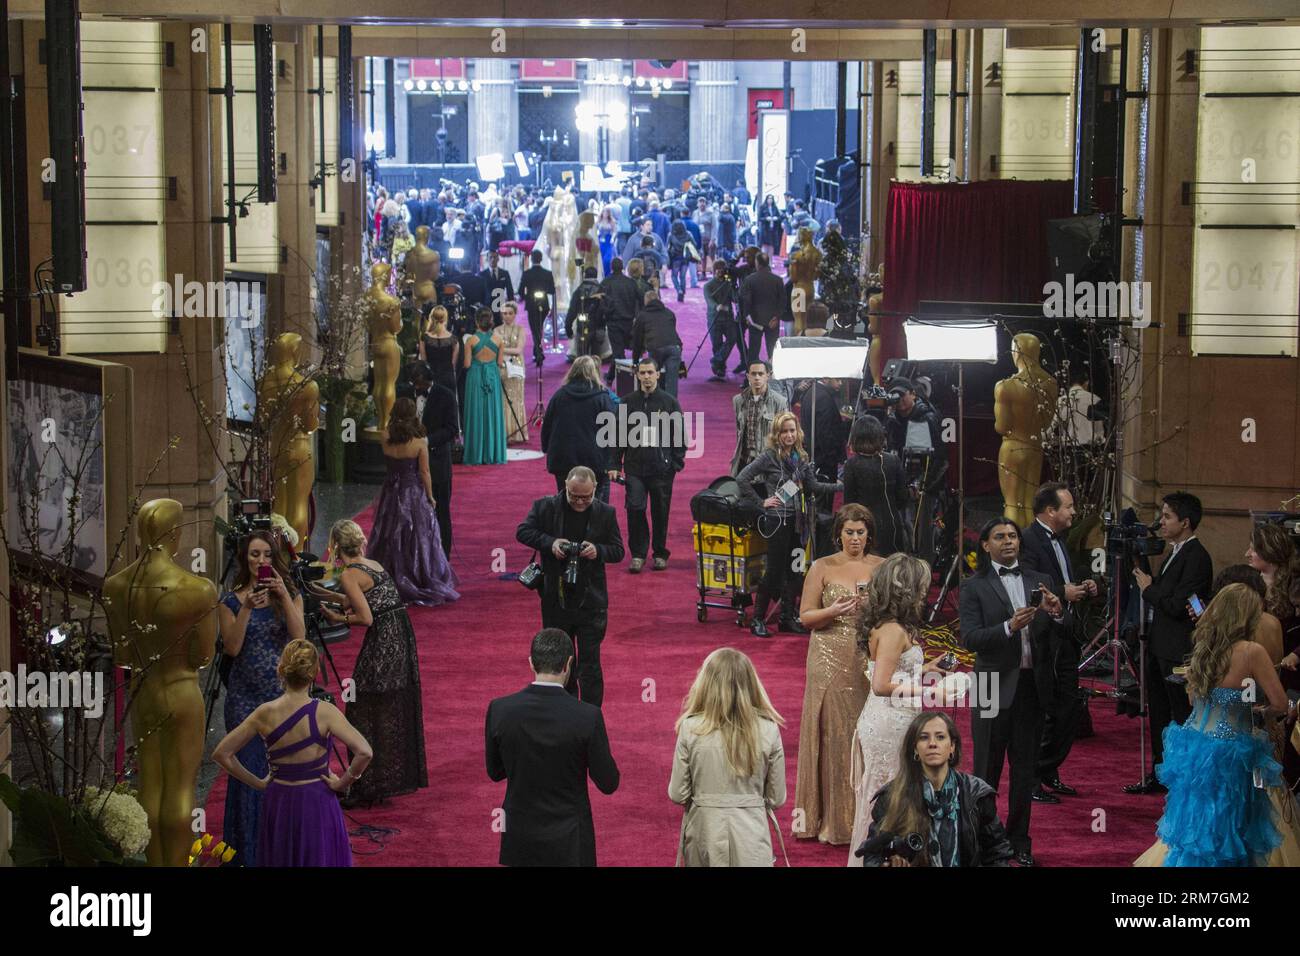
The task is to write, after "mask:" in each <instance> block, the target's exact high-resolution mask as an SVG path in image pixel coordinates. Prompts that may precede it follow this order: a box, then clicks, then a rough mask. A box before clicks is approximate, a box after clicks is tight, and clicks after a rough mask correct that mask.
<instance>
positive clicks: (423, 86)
mask: <svg viewBox="0 0 1300 956" xmlns="http://www.w3.org/2000/svg"><path fill="white" fill-rule="evenodd" d="M433 82H435V83H437V82H438V81H437V80H434V81H433ZM428 87H429V84H428V83H426V82H424V80H416V81H415V88H416V89H417V90H419V91H420V92H421V93H423V92H424V91H425V90H426V89H428Z"/></svg>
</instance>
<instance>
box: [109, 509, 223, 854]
mask: <svg viewBox="0 0 1300 956" xmlns="http://www.w3.org/2000/svg"><path fill="white" fill-rule="evenodd" d="M182 514H183V512H182V510H181V503H180V502H179V501H173V500H172V499H171V498H157V499H155V500H153V501H150V502H148V503H146V504H145V505H144V507H142V508H141V509H140V513H139V515H137V516H136V522H135V527H136V534H137V537H138V538H139V541H140V549H141V551H142V554H141V556H140V558H139V560H137V561H135V562H134V563H133V564H129V565H127V566H126V567H125V568H123V569H122V570H121V571H119V572H117V573H116V574H114V575H112V576H111V577H110V578H109V579H108V580H107V581H105V582H104V597H105V602H104V603H105V604H107V605H108V607H107V611H108V626H109V630H110V632H111V635H112V639H113V658H114V662H115V663H116V664H117V665H118V666H119V667H125V668H127V669H128V670H129V671H130V672H131V677H130V681H131V684H130V687H131V699H132V701H133V705H132V709H131V730H132V733H133V734H134V737H135V743H136V746H137V747H138V753H137V759H138V762H139V771H140V779H139V787H140V804H141V806H143V807H144V810H145V813H146V814H147V815H148V817H149V832H150V833H151V834H152V838H151V839H150V840H149V847H148V849H147V850H146V851H145V856H146V858H147V859H148V861H149V863H150V865H151V866H185V865H186V864H187V862H188V860H189V852H190V846H191V845H192V844H193V843H194V838H195V835H196V834H195V832H194V829H193V814H194V800H195V785H196V782H197V780H198V772H199V764H200V763H202V761H203V738H204V735H205V727H204V722H203V692H202V691H201V690H200V689H199V668H200V667H202V666H203V665H205V664H207V663H208V662H209V661H210V660H212V655H213V652H214V650H215V648H216V642H217V617H216V615H215V614H214V613H213V611H214V610H215V609H216V606H217V589H216V586H215V585H214V584H213V583H212V582H211V581H209V580H208V579H207V578H201V577H199V576H198V575H197V574H190V573H189V572H188V571H186V570H185V569H183V568H181V567H180V566H179V565H177V564H176V562H175V561H173V560H172V558H173V557H174V555H175V554H176V550H177V548H179V547H180V541H181V517H182ZM151 662H152V663H151Z"/></svg>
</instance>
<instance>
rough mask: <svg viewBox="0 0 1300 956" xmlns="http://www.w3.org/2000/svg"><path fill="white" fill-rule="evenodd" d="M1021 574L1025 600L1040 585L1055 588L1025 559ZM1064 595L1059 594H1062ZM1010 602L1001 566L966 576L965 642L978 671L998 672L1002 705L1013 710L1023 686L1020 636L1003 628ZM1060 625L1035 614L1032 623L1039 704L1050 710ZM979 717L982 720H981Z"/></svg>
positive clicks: (963, 596)
mask: <svg viewBox="0 0 1300 956" xmlns="http://www.w3.org/2000/svg"><path fill="white" fill-rule="evenodd" d="M1020 574H1021V578H1022V580H1023V581H1024V587H1025V597H1026V598H1028V597H1029V595H1030V593H1031V592H1033V591H1036V590H1037V589H1038V586H1039V585H1040V584H1046V585H1047V587H1048V589H1049V590H1054V589H1053V588H1052V580H1051V578H1049V577H1047V575H1045V574H1039V573H1038V572H1037V571H1034V570H1032V569H1030V568H1028V567H1026V566H1025V562H1024V560H1023V557H1022V559H1021V561H1020ZM1058 597H1059V595H1058ZM1014 613H1015V612H1014V610H1013V609H1012V606H1011V598H1010V597H1008V596H1007V592H1006V589H1005V588H1004V587H1003V586H1002V582H1001V581H1000V580H998V573H997V569H996V566H995V565H993V564H992V563H990V565H989V567H987V568H985V570H983V571H981V572H980V573H979V574H976V575H975V576H974V577H970V578H967V579H966V580H965V581H963V582H962V584H961V642H962V645H963V646H965V647H966V648H967V649H968V650H972V651H974V652H975V670H976V672H980V671H988V672H993V673H996V674H998V675H999V676H998V707H999V708H1001V709H1002V710H1004V711H1005V710H1009V709H1010V708H1011V703H1012V701H1013V700H1015V696H1016V685H1017V684H1018V683H1019V682H1020V635H1019V634H1018V633H1015V632H1013V633H1012V634H1011V636H1010V637H1008V636H1007V632H1006V629H1005V627H1003V625H1004V624H1006V622H1007V621H1009V620H1010V619H1011V615H1012V614H1014ZM1054 630H1056V627H1055V623H1054V622H1053V621H1052V619H1051V617H1049V616H1048V614H1047V612H1046V611H1041V612H1039V613H1038V614H1035V615H1034V619H1033V620H1032V621H1031V622H1030V624H1029V644H1030V649H1031V651H1032V652H1033V655H1034V681H1035V685H1036V686H1037V689H1038V700H1039V703H1040V704H1042V705H1043V706H1044V707H1048V706H1051V703H1052V701H1053V700H1054V698H1055V694H1054V692H1053V681H1052V662H1053V659H1054V653H1053V650H1052V632H1053V631H1054ZM977 719H978V718H977Z"/></svg>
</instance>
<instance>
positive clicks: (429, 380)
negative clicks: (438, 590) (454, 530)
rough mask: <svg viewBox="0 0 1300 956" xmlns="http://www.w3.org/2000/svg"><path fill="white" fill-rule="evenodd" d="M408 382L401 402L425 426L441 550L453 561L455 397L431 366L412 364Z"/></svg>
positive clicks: (401, 389) (400, 393) (457, 426)
mask: <svg viewBox="0 0 1300 956" xmlns="http://www.w3.org/2000/svg"><path fill="white" fill-rule="evenodd" d="M406 378H407V381H408V382H410V383H411V384H409V385H402V386H400V387H399V388H398V390H397V391H398V397H399V398H409V399H413V400H414V401H415V414H416V417H418V418H419V419H420V423H421V424H422V425H424V433H425V436H426V437H427V438H428V439H429V477H430V479H431V480H432V484H433V499H434V501H436V502H437V505H436V506H435V509H434V510H435V511H436V512H437V514H438V531H439V533H440V535H441V536H442V550H443V551H444V552H445V553H446V555H447V557H448V559H450V558H451V449H452V446H453V445H454V444H455V443H456V436H457V435H459V434H460V422H459V420H458V419H459V415H458V414H457V411H456V396H455V395H454V394H452V391H451V389H449V388H446V387H444V386H442V385H439V384H438V383H437V382H435V381H434V380H433V375H432V373H431V372H430V371H429V366H428V365H427V364H425V363H424V362H410V363H409V364H408V365H407V367H406Z"/></svg>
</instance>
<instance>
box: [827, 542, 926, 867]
mask: <svg viewBox="0 0 1300 956" xmlns="http://www.w3.org/2000/svg"><path fill="white" fill-rule="evenodd" d="M929 592H930V566H929V565H928V564H926V563H925V562H924V561H922V560H921V559H920V558H914V557H912V556H911V555H910V554H903V553H902V552H899V553H897V554H891V555H890V556H889V557H888V558H886V559H885V560H884V563H882V564H881V565H880V567H878V568H877V569H876V573H875V574H874V575H872V577H871V580H870V582H868V584H867V587H866V593H865V595H864V597H863V598H862V607H863V609H862V621H861V624H860V625H859V627H858V647H859V648H860V649H861V650H862V651H863V652H864V653H865V654H866V655H867V657H868V658H869V659H870V663H869V664H868V665H867V683H868V686H869V694H868V696H867V703H866V705H865V706H864V707H863V708H862V713H861V714H860V715H859V717H858V728H857V734H856V739H855V741H854V746H853V750H852V754H851V759H852V769H851V770H850V775H851V778H852V780H853V782H854V794H855V796H856V798H857V799H856V807H855V811H854V815H853V837H852V839H851V840H850V841H849V845H850V846H851V847H853V848H854V849H856V848H857V847H858V846H859V845H861V843H862V841H863V840H865V839H866V838H867V831H868V830H869V829H870V827H871V813H872V808H873V805H874V803H875V799H876V795H877V794H878V793H879V792H880V789H881V787H883V786H884V785H885V784H887V783H888V782H889V781H890V780H893V779H894V777H895V776H897V775H898V753H899V746H900V745H901V744H902V742H903V737H904V736H905V735H906V734H907V729H908V726H909V725H910V724H911V723H912V719H913V718H914V717H915V716H916V714H917V711H919V710H920V709H921V705H922V702H923V696H922V687H923V679H924V675H925V674H926V673H929V672H934V673H937V674H944V673H946V672H945V671H944V670H943V668H941V667H940V666H939V665H938V664H937V663H932V664H926V663H925V653H924V652H923V651H922V650H921V645H920V640H921V614H922V612H923V610H924V609H925V598H926V595H927V594H929ZM848 864H849V866H861V865H862V859H861V858H860V857H857V856H854V855H853V854H852V853H850V854H849V860H848Z"/></svg>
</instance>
